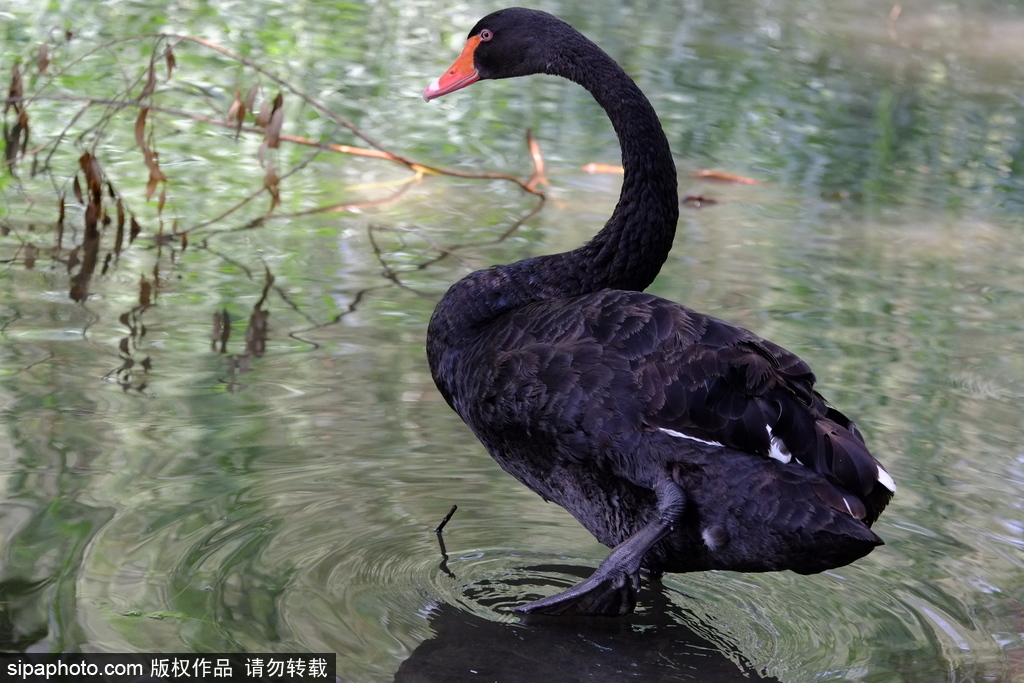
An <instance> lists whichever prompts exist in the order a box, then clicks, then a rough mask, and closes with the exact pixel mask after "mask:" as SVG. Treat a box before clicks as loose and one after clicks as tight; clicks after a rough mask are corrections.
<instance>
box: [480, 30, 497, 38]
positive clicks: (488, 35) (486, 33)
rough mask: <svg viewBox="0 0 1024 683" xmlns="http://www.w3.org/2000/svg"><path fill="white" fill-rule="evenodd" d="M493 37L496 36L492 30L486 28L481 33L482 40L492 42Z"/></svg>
mask: <svg viewBox="0 0 1024 683" xmlns="http://www.w3.org/2000/svg"><path fill="white" fill-rule="evenodd" d="M493 37H494V34H493V33H491V30H490V29H487V28H485V29H484V30H483V31H480V40H490V39H491V38H493Z"/></svg>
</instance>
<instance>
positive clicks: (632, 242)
mask: <svg viewBox="0 0 1024 683" xmlns="http://www.w3.org/2000/svg"><path fill="white" fill-rule="evenodd" d="M544 71H545V72H546V73H549V74H553V75H558V76H563V77H565V78H568V79H569V80H572V81H575V82H576V83H579V84H580V85H582V86H583V87H584V88H586V89H587V90H588V91H590V93H591V94H592V95H593V96H594V98H595V99H596V100H597V102H598V104H600V105H601V107H603V108H604V110H605V111H606V112H607V114H608V117H609V118H610V119H611V121H612V125H613V126H614V127H615V131H616V133H617V134H618V137H619V144H620V146H621V148H622V165H623V167H624V170H625V174H624V176H623V182H622V191H621V193H620V196H619V202H618V204H617V205H616V207H615V210H614V212H613V213H612V216H611V218H609V219H608V222H607V223H605V226H604V228H602V229H601V231H600V232H598V233H597V235H595V236H594V238H593V239H591V240H590V241H589V242H587V243H586V244H585V245H583V246H581V247H579V248H577V249H573V250H572V251H567V252H564V253H560V254H551V255H547V256H539V257H536V258H531V259H526V260H523V261H518V262H516V263H512V264H508V265H503V266H495V267H493V268H490V269H487V270H482V271H477V272H476V273H472V274H471V275H469V276H468V277H466V278H465V279H463V280H461V281H459V282H457V283H456V284H455V285H454V286H452V288H451V289H450V290H449V291H448V293H447V294H446V295H445V297H444V299H442V301H441V302H440V303H439V304H438V306H437V309H436V310H435V311H434V316H433V318H432V319H431V323H430V329H429V330H428V354H429V355H430V356H431V364H432V365H434V366H435V367H436V361H438V360H439V357H438V355H439V354H440V352H441V351H442V349H443V348H445V347H448V348H451V347H454V346H458V345H460V343H461V342H463V341H468V340H470V339H472V338H474V337H475V336H476V334H477V333H478V332H481V331H483V330H484V329H486V328H487V326H488V325H490V324H491V323H492V322H493V321H495V320H497V319H498V318H499V317H501V316H502V315H504V314H506V313H508V312H510V311H513V310H516V309H518V308H520V307H522V306H525V305H527V304H529V303H533V302H537V301H544V300H552V299H562V298H566V297H571V296H576V295H579V294H586V293H589V292H596V291H599V290H601V289H610V288H611V289H627V290H643V289H645V288H646V287H647V286H648V285H650V284H651V282H653V281H654V278H655V277H656V276H657V274H658V271H659V270H660V269H661V266H662V264H663V263H664V262H665V259H666V257H667V256H668V252H669V250H670V249H671V246H672V239H673V237H674V235H675V229H676V221H677V219H678V218H679V205H678V198H677V189H676V170H675V164H674V163H673V161H672V154H671V151H670V150H669V146H668V140H667V139H666V138H665V134H664V132H663V131H662V129H661V124H660V123H659V121H658V117H657V115H656V114H655V113H654V108H653V107H651V104H650V102H648V100H647V98H646V97H644V95H643V93H642V92H640V89H639V88H638V87H637V86H636V84H635V83H633V81H632V79H630V78H629V76H627V75H626V73H625V72H624V71H623V70H622V69H621V68H620V67H619V66H618V65H617V64H616V63H615V62H614V60H612V59H611V57H609V56H608V55H607V54H605V53H604V51H602V50H601V49H600V48H598V47H597V46H596V45H594V44H593V43H591V42H590V41H589V40H587V39H586V38H584V37H583V36H582V35H579V34H576V35H575V36H570V37H569V38H568V39H567V40H565V41H564V42H563V44H562V45H560V50H559V52H558V57H557V58H555V59H552V60H550V61H548V62H547V63H546V67H545V68H544Z"/></svg>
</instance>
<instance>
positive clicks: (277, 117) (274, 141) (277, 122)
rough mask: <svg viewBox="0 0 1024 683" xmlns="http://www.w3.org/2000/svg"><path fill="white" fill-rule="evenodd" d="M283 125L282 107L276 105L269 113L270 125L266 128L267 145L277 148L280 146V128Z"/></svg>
mask: <svg viewBox="0 0 1024 683" xmlns="http://www.w3.org/2000/svg"><path fill="white" fill-rule="evenodd" d="M282 127H284V109H282V108H280V107H276V108H275V109H274V113H273V114H271V115H270V125H268V126H267V128H266V141H267V147H270V148H271V149H277V148H278V147H280V146H281V128H282Z"/></svg>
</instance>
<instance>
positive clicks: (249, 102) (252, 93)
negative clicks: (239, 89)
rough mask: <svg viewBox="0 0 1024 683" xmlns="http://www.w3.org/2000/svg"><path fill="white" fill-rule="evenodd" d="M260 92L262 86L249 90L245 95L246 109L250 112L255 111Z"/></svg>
mask: <svg viewBox="0 0 1024 683" xmlns="http://www.w3.org/2000/svg"><path fill="white" fill-rule="evenodd" d="M259 92H260V86H258V85H254V86H252V87H251V88H249V92H248V93H246V95H245V108H246V109H247V110H248V111H253V107H255V106H256V96H257V95H258V94H259Z"/></svg>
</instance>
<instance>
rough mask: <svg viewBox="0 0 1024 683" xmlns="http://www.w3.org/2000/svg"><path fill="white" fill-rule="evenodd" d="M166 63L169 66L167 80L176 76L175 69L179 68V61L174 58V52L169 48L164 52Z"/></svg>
mask: <svg viewBox="0 0 1024 683" xmlns="http://www.w3.org/2000/svg"><path fill="white" fill-rule="evenodd" d="M164 63H165V64H166V65H167V80H171V76H173V75H174V67H176V66H178V60H177V59H175V58H174V51H173V50H172V49H171V48H170V47H168V48H167V50H166V51H165V52H164Z"/></svg>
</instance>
